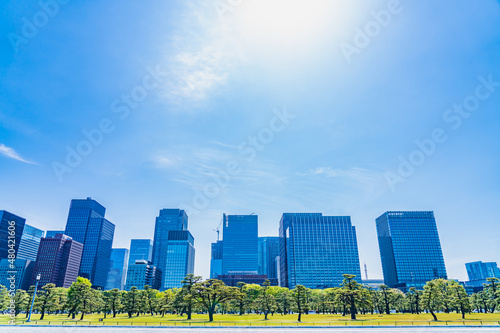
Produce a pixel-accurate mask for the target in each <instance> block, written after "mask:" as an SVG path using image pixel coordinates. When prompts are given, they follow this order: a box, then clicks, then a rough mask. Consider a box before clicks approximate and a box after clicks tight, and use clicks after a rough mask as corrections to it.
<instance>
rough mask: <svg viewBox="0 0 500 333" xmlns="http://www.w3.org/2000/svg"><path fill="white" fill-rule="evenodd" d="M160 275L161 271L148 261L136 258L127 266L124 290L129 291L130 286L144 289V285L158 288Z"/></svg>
mask: <svg viewBox="0 0 500 333" xmlns="http://www.w3.org/2000/svg"><path fill="white" fill-rule="evenodd" d="M161 275H162V274H161V271H160V270H158V269H157V268H156V267H155V265H153V264H152V263H151V262H150V261H147V260H137V261H136V262H135V263H133V264H132V265H129V267H128V272H127V283H126V284H125V290H127V291H130V289H131V288H132V287H137V289H139V290H144V287H145V286H150V287H151V288H153V289H160V287H161Z"/></svg>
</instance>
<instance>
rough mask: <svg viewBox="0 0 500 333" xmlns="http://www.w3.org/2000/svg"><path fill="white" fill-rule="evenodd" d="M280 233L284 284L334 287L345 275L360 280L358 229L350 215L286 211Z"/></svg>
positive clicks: (281, 269) (282, 284) (281, 271)
mask: <svg viewBox="0 0 500 333" xmlns="http://www.w3.org/2000/svg"><path fill="white" fill-rule="evenodd" d="M279 235H280V255H279V258H280V274H279V278H280V283H281V286H283V287H288V288H290V289H293V288H295V286H296V285H298V284H300V285H303V286H305V287H307V288H320V289H323V288H333V287H338V286H340V284H341V283H342V281H343V276H342V275H343V274H353V275H355V276H356V278H357V280H358V281H360V280H361V271H360V266H359V255H358V243H357V240H356V228H355V227H354V226H353V225H352V224H351V218H350V217H349V216H323V215H322V214H321V213H284V214H283V216H282V217H281V221H280V227H279Z"/></svg>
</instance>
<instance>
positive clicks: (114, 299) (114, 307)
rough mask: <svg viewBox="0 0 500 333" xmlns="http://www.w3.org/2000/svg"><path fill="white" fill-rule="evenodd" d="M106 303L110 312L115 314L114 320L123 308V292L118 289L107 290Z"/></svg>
mask: <svg viewBox="0 0 500 333" xmlns="http://www.w3.org/2000/svg"><path fill="white" fill-rule="evenodd" d="M103 296H104V297H103V298H104V302H105V303H106V304H107V307H108V308H109V310H110V311H111V312H112V313H113V318H115V317H116V313H117V312H118V311H119V310H120V309H121V308H122V292H121V291H120V289H118V288H114V289H111V290H107V291H105V292H104V295H103Z"/></svg>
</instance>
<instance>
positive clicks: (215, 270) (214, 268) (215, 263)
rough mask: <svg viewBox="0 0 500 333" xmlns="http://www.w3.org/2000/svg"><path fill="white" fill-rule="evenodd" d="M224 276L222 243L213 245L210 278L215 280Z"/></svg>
mask: <svg viewBox="0 0 500 333" xmlns="http://www.w3.org/2000/svg"><path fill="white" fill-rule="evenodd" d="M221 274H222V241H221V240H218V241H217V242H216V243H212V249H211V255H210V278H211V279H215V278H217V276H218V275H221Z"/></svg>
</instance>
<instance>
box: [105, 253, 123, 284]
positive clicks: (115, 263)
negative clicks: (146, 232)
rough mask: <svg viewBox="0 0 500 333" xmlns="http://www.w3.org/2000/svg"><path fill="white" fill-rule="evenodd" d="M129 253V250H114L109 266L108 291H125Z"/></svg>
mask: <svg viewBox="0 0 500 333" xmlns="http://www.w3.org/2000/svg"><path fill="white" fill-rule="evenodd" d="M128 258H129V251H128V249H112V250H111V263H110V266H109V273H108V280H107V281H106V288H105V289H106V290H111V289H115V288H117V289H120V290H123V288H124V287H125V282H126V279H127V267H128Z"/></svg>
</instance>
